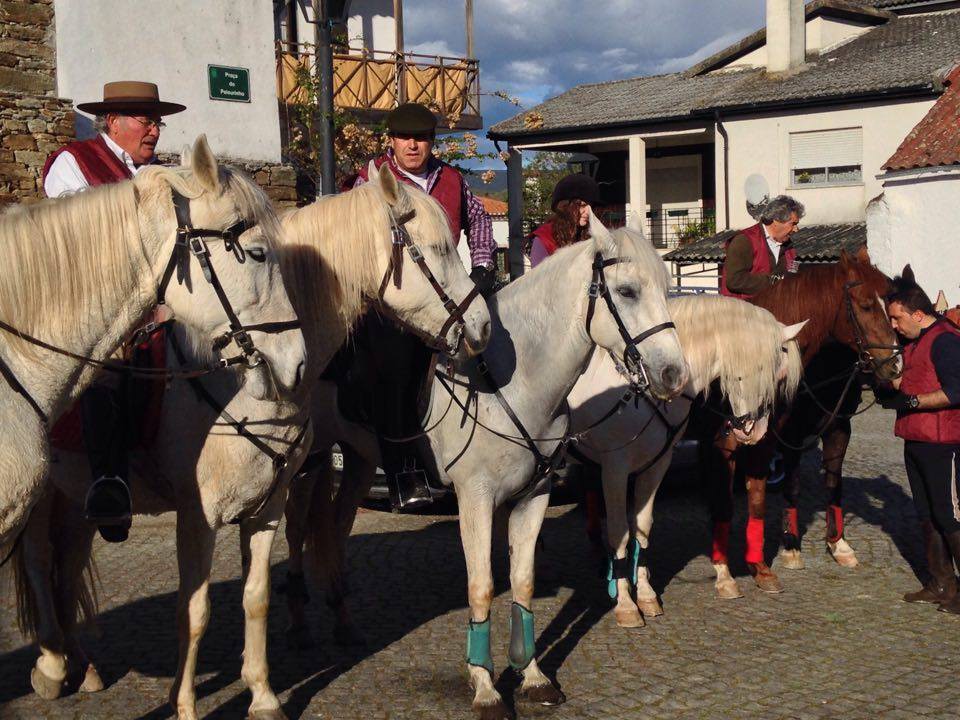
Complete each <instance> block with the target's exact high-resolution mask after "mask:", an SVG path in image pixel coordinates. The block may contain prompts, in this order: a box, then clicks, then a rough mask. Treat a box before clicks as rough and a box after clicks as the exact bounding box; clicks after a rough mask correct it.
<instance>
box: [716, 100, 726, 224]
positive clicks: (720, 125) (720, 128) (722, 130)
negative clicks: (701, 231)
mask: <svg viewBox="0 0 960 720" xmlns="http://www.w3.org/2000/svg"><path fill="white" fill-rule="evenodd" d="M713 119H714V122H715V123H716V124H717V132H718V133H720V137H722V138H723V224H724V225H725V226H726V227H724V230H729V229H730V136H729V135H727V129H726V128H725V127H724V126H723V120H722V119H721V117H720V111H719V110H714V111H713Z"/></svg>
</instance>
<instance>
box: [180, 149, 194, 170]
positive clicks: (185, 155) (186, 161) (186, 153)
mask: <svg viewBox="0 0 960 720" xmlns="http://www.w3.org/2000/svg"><path fill="white" fill-rule="evenodd" d="M192 159H193V151H192V150H191V149H190V146H189V145H184V146H183V147H182V148H181V149H180V167H185V168H188V167H190V161H191V160H192Z"/></svg>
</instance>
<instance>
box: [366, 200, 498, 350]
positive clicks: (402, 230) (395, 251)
mask: <svg viewBox="0 0 960 720" xmlns="http://www.w3.org/2000/svg"><path fill="white" fill-rule="evenodd" d="M415 215H416V211H415V210H410V211H409V212H407V213H404V214H403V215H401V216H400V217H396V216H395V215H393V214H392V213H391V215H390V244H391V251H390V262H389V263H387V271H386V272H385V273H384V275H383V280H382V281H381V282H380V290H379V293H378V297H379V299H380V300H381V301H382V300H383V295H384V293H385V292H386V290H387V285H388V284H389V283H390V282H391V280H392V282H393V286H394V287H395V288H397V290H399V289H400V288H401V286H402V284H403V251H404V249H406V251H407V254H408V255H409V256H410V259H411V260H413V262H414V264H415V265H416V266H417V267H418V268H420V272H422V273H423V276H424V277H425V278H426V279H427V282H429V283H430V287H432V288H433V290H434V292H435V293H436V294H437V297H439V298H440V302H441V303H443V308H444V310H446V311H447V319H446V321H445V322H444V323H443V326H442V327H441V328H440V332H438V333H437V334H436V335H434V336H432V337H428V338H427V342H428V344H429V345H431V346H432V347H433V348H435V349H437V350H441V351H443V352H447V353H449V354H451V355H453V354H455V353H456V352H457V349H458V348H459V346H460V338H461V337H462V336H463V327H464V324H465V323H464V320H463V314H464V313H465V312H466V311H467V308H468V307H470V303H472V302H473V299H474V298H475V297H476V296H477V295H479V294H480V288H478V287H477V286H476V285H474V286H473V289H472V290H471V291H470V292H469V293H467V296H466V297H465V298H464V299H463V301H462V302H461V303H460V304H459V305H458V304H457V303H455V302H454V301H453V300H452V299H451V298H450V296H449V295H447V293H446V292H445V291H444V289H443V286H442V285H441V284H440V282H439V281H438V280H437V278H436V276H435V275H434V274H433V271H432V270H431V269H430V266H429V265H427V261H426V260H425V259H424V257H423V253H422V252H421V250H420V248H419V247H417V245H416V243H414V242H413V239H412V238H411V237H410V233H409V232H407V223H408V222H410V221H411V220H412V219H413V218H414V216H415ZM454 325H456V326H457V328H458V332H457V334H456V340H455V341H454V342H452V343H451V342H450V341H449V340H447V333H448V332H449V331H450V328H451V327H452V326H454Z"/></svg>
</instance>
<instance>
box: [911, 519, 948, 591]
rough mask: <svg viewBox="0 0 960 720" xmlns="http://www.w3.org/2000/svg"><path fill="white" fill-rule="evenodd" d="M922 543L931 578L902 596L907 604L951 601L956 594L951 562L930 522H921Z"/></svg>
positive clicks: (942, 539) (945, 548)
mask: <svg viewBox="0 0 960 720" xmlns="http://www.w3.org/2000/svg"><path fill="white" fill-rule="evenodd" d="M920 528H921V529H922V530H923V541H924V543H925V544H926V546H927V569H928V570H929V571H930V575H931V578H930V580H929V581H928V582H927V584H926V585H924V586H923V587H922V588H920V589H919V590H917V591H916V592H912V593H907V594H906V595H904V596H903V599H904V601H905V602H909V603H932V604H937V603H942V602H949V601H950V600H953V598H954V596H955V595H956V593H957V578H956V576H955V575H954V574H953V562H952V560H951V558H950V551H949V549H948V548H947V543H946V541H945V540H944V537H943V535H942V534H941V533H940V531H939V530H937V528H936V527H934V525H933V521H932V520H923V521H921V525H920Z"/></svg>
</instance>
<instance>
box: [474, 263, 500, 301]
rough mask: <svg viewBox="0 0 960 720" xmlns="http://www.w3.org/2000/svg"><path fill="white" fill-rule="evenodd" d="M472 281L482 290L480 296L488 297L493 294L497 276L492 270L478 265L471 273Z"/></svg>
mask: <svg viewBox="0 0 960 720" xmlns="http://www.w3.org/2000/svg"><path fill="white" fill-rule="evenodd" d="M470 279H471V280H473V283H474V285H476V286H477V287H478V288H479V289H480V294H481V295H483V296H484V297H487V296H488V295H490V294H491V293H492V292H493V286H494V283H495V282H496V279H497V278H496V275H495V274H494V272H493V270H491V269H490V268H485V267H483V266H482V265H477V266H475V267H474V268H473V270H471V271H470Z"/></svg>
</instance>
